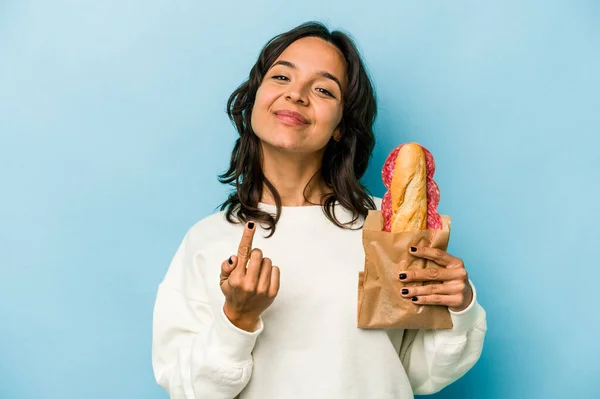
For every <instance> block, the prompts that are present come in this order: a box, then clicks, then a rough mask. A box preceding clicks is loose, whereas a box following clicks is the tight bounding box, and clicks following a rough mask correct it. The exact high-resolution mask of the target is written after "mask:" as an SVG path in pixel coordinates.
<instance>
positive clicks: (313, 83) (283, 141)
mask: <svg viewBox="0 0 600 399" xmlns="http://www.w3.org/2000/svg"><path fill="white" fill-rule="evenodd" d="M345 88H346V63H345V61H344V57H343V55H342V54H341V52H340V51H339V50H338V49H337V48H336V47H335V46H334V45H332V44H330V43H327V42H325V41H324V40H321V39H319V38H316V37H305V38H302V39H299V40H297V41H295V42H294V43H292V44H291V45H289V46H288V47H287V48H286V49H285V51H283V53H281V55H280V56H279V58H277V60H276V61H275V62H274V63H273V65H272V66H271V67H270V69H269V70H268V71H267V73H266V75H265V77H264V79H263V81H262V83H261V85H260V87H259V88H258V91H257V93H256V99H255V101H254V108H253V110H252V129H253V130H254V132H255V133H256V135H257V136H258V137H259V138H260V139H261V140H262V142H263V145H266V146H271V147H274V148H277V149H279V150H283V151H289V152H295V153H311V152H316V151H319V150H321V149H323V148H324V147H325V146H326V145H327V142H328V141H329V140H330V139H331V137H332V135H333V134H334V133H335V134H336V136H337V135H339V124H340V121H341V119H342V113H343V103H342V98H343V97H342V94H343V93H344V90H345Z"/></svg>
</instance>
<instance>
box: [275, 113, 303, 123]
mask: <svg viewBox="0 0 600 399" xmlns="http://www.w3.org/2000/svg"><path fill="white" fill-rule="evenodd" d="M275 117H276V118H277V119H278V120H279V121H280V122H281V123H283V124H284V125H288V126H304V125H306V124H307V123H308V122H305V121H306V119H305V118H304V117H302V116H301V115H299V114H298V113H295V112H290V111H279V112H276V113H275Z"/></svg>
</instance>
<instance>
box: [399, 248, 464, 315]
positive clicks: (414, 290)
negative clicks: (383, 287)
mask: <svg viewBox="0 0 600 399" xmlns="http://www.w3.org/2000/svg"><path fill="white" fill-rule="evenodd" d="M409 253H410V254H411V255H412V256H416V257H419V258H425V259H430V260H432V261H434V262H435V263H437V264H438V265H440V266H443V267H442V268H436V269H419V270H407V271H405V272H402V273H400V275H399V278H400V281H402V282H404V283H410V282H414V281H439V282H441V284H430V285H424V286H420V287H404V288H403V289H402V291H401V294H402V296H404V297H410V298H412V300H413V302H414V303H415V304H417V305H444V306H448V307H449V308H450V310H452V311H454V312H459V311H461V310H464V309H466V308H467V307H468V306H469V304H470V303H471V301H472V300H473V291H472V290H471V284H469V278H468V275H467V270H466V269H465V265H464V263H463V261H462V259H460V258H457V257H455V256H452V255H450V254H449V253H447V252H445V251H442V250H441V249H437V248H430V247H411V248H410V251H409Z"/></svg>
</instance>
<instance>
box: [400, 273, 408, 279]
mask: <svg viewBox="0 0 600 399" xmlns="http://www.w3.org/2000/svg"><path fill="white" fill-rule="evenodd" d="M398 277H400V280H404V279H405V278H406V273H400V275H399V276H398Z"/></svg>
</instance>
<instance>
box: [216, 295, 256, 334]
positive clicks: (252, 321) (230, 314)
mask: <svg viewBox="0 0 600 399" xmlns="http://www.w3.org/2000/svg"><path fill="white" fill-rule="evenodd" d="M223 312H224V313H225V316H227V318H228V319H229V321H230V322H231V324H233V325H234V326H236V327H237V328H239V329H242V330H244V331H248V332H254V331H255V330H256V325H257V324H258V317H256V316H254V315H250V314H246V313H241V312H238V311H236V310H234V309H233V308H232V306H230V305H229V304H228V303H227V302H225V305H223Z"/></svg>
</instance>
